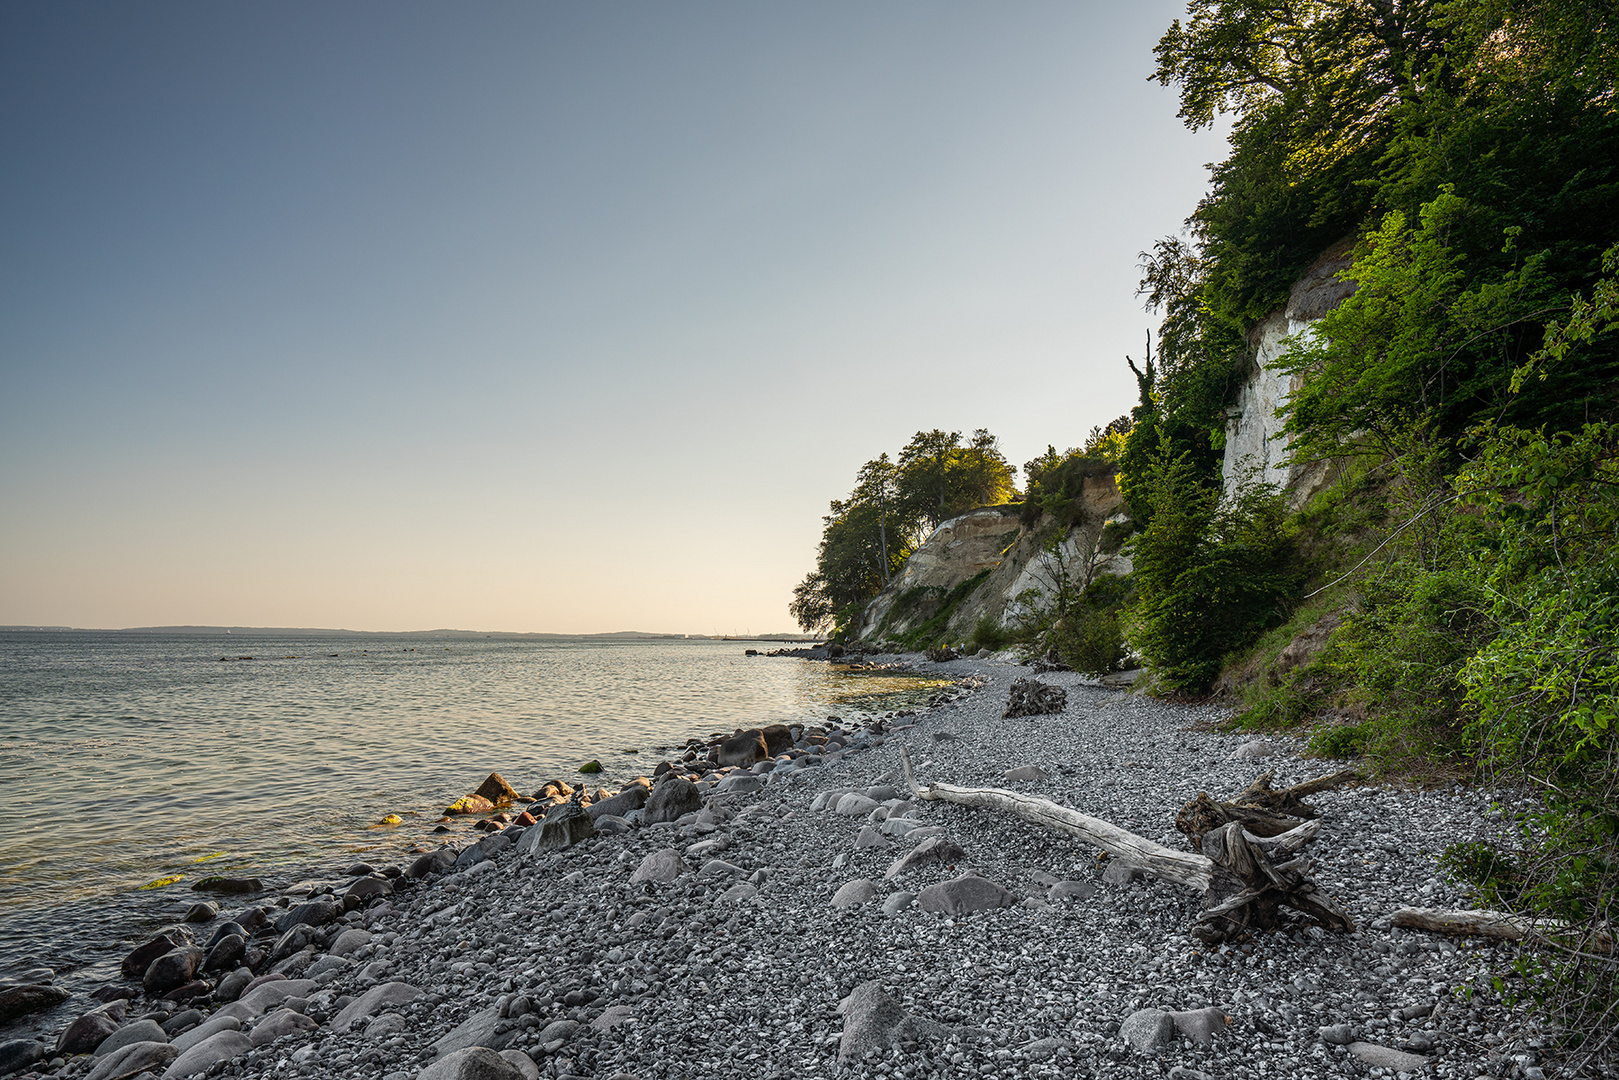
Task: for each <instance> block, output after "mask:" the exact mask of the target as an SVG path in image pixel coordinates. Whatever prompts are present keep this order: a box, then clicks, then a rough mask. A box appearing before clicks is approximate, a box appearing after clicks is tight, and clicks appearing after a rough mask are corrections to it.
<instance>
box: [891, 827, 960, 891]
mask: <svg viewBox="0 0 1619 1080" xmlns="http://www.w3.org/2000/svg"><path fill="white" fill-rule="evenodd" d="M966 857H967V853H966V852H965V851H963V850H961V845H960V844H958V843H956V842H955V841H954V840H951V839H950V838H949V837H947V836H930V837H928V838H927V839H926V840H923V841H922V842H921V843H920V844H917V845H916V847H914V848H912V849H911V850H910V851H909V852H907V853H906V854H904V855H901V856H900V857H899V858H897V859H895V860H894V861H893V863H892V864H891V865H890V866H889V867H888V872H887V873H886V874H884V875H883V878H884V879H885V880H887V881H893V880H894V879H895V878H897V877H903V876H904V875H906V874H909V873H910V872H911V871H913V870H917V869H919V868H921V867H924V866H932V865H933V864H934V863H946V864H950V863H955V862H958V861H960V860H961V859H965V858H966Z"/></svg>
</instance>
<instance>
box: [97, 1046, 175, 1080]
mask: <svg viewBox="0 0 1619 1080" xmlns="http://www.w3.org/2000/svg"><path fill="white" fill-rule="evenodd" d="M179 1056H180V1052H179V1051H178V1050H176V1049H175V1048H174V1047H172V1046H170V1045H169V1044H168V1043H166V1042H136V1043H129V1044H128V1045H126V1046H120V1047H119V1048H118V1049H116V1050H114V1051H112V1052H111V1053H109V1054H107V1055H105V1056H104V1057H102V1058H101V1059H100V1060H99V1061H97V1062H96V1067H95V1068H93V1069H91V1070H90V1072H89V1074H88V1075H87V1076H85V1078H84V1080H127V1078H128V1077H131V1076H139V1075H140V1074H141V1073H143V1072H150V1073H155V1072H157V1071H158V1070H159V1069H161V1068H163V1066H165V1065H167V1064H168V1063H169V1062H171V1061H173V1060H174V1059H175V1058H177V1057H179Z"/></svg>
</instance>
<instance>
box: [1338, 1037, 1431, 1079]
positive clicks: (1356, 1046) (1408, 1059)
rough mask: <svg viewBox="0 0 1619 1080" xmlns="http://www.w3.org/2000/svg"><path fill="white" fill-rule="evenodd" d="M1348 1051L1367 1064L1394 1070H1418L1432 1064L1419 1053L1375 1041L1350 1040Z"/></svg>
mask: <svg viewBox="0 0 1619 1080" xmlns="http://www.w3.org/2000/svg"><path fill="white" fill-rule="evenodd" d="M1349 1052H1350V1053H1351V1054H1354V1055H1355V1056H1356V1057H1358V1058H1360V1059H1361V1060H1362V1061H1364V1062H1365V1063H1366V1064H1368V1065H1375V1066H1377V1067H1378V1068H1381V1069H1393V1070H1394V1071H1395V1072H1418V1071H1419V1070H1422V1069H1426V1068H1427V1067H1428V1066H1429V1065H1431V1064H1432V1062H1431V1061H1430V1060H1429V1059H1428V1058H1425V1057H1423V1056H1422V1055H1421V1054H1408V1053H1406V1052H1405V1051H1404V1050H1392V1049H1390V1048H1389V1047H1387V1046H1379V1045H1377V1044H1376V1043H1369V1042H1352V1043H1350V1044H1349Z"/></svg>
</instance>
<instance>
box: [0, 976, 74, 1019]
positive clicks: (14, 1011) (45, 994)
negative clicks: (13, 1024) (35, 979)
mask: <svg viewBox="0 0 1619 1080" xmlns="http://www.w3.org/2000/svg"><path fill="white" fill-rule="evenodd" d="M67 999H68V992H67V991H66V990H63V989H62V988H61V987H59V986H47V985H45V984H44V983H25V984H23V985H22V986H8V987H6V988H5V989H4V990H0V1024H3V1023H6V1022H7V1021H9V1020H15V1019H16V1018H17V1017H19V1016H27V1015H28V1014H29V1013H36V1012H39V1011H40V1010H41V1009H49V1008H52V1007H54V1006H56V1005H60V1004H62V1002H64V1001H66V1000H67Z"/></svg>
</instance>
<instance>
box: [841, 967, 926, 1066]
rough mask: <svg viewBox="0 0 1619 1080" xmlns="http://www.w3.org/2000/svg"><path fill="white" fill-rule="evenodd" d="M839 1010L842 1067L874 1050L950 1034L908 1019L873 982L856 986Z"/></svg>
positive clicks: (891, 999) (895, 1002)
mask: <svg viewBox="0 0 1619 1080" xmlns="http://www.w3.org/2000/svg"><path fill="white" fill-rule="evenodd" d="M838 1011H839V1012H841V1013H843V1034H842V1035H841V1036H840V1037H839V1039H838V1062H839V1063H840V1064H843V1065H850V1064H853V1063H855V1062H858V1061H861V1060H863V1059H864V1058H865V1056H866V1055H867V1054H869V1053H871V1052H872V1051H874V1050H879V1051H880V1050H887V1049H889V1048H890V1047H894V1046H898V1045H899V1044H901V1043H904V1042H910V1041H920V1040H922V1039H924V1038H927V1037H932V1036H938V1035H942V1034H945V1033H947V1032H948V1031H950V1029H949V1028H947V1027H945V1025H943V1024H936V1023H933V1022H932V1021H928V1020H921V1019H918V1018H917V1017H914V1016H907V1015H906V1013H905V1010H903V1009H901V1008H900V1006H899V1002H897V1001H895V1000H894V999H893V998H891V997H889V996H888V994H887V993H885V992H884V990H883V986H882V983H880V982H878V981H877V980H876V979H873V980H871V981H870V982H864V983H861V984H860V985H859V986H857V987H855V989H854V992H853V993H852V994H850V995H849V996H848V997H847V998H845V999H844V1000H843V1002H842V1003H841V1004H840V1005H839V1006H838Z"/></svg>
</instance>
